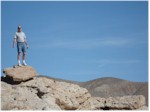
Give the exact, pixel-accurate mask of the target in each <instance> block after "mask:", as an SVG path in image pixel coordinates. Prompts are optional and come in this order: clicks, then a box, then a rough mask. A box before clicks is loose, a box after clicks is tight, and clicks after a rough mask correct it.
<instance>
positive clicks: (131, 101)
mask: <svg viewBox="0 0 150 112" xmlns="http://www.w3.org/2000/svg"><path fill="white" fill-rule="evenodd" d="M145 102H146V101H145V97H144V96H143V95H133V96H123V97H110V98H107V99H106V104H105V106H106V107H108V108H109V109H127V110H134V109H138V108H140V107H142V106H144V105H145Z"/></svg>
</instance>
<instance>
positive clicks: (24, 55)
mask: <svg viewBox="0 0 150 112" xmlns="http://www.w3.org/2000/svg"><path fill="white" fill-rule="evenodd" d="M25 59H26V52H23V56H22V60H23V65H25V66H26V65H27V64H26V62H25Z"/></svg>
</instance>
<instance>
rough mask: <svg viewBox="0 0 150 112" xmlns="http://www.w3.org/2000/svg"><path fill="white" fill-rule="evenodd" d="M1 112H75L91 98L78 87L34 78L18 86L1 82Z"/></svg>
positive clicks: (85, 91) (84, 90)
mask: <svg viewBox="0 0 150 112" xmlns="http://www.w3.org/2000/svg"><path fill="white" fill-rule="evenodd" d="M1 96H2V109H3V110H14V109H17V110H20V109H21V110H22V109H23V110H76V109H77V108H78V107H79V105H80V104H82V103H84V102H85V101H86V100H87V99H89V98H90V97H91V95H90V94H89V93H88V91H87V90H86V89H84V88H81V87H79V86H78V85H75V84H71V83H65V82H58V81H55V80H50V79H47V78H39V77H35V78H34V79H33V80H30V81H27V82H24V83H21V84H19V85H13V86H12V85H10V84H6V83H5V82H2V95H1Z"/></svg>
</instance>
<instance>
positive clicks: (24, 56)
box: [22, 52, 26, 60]
mask: <svg viewBox="0 0 150 112" xmlns="http://www.w3.org/2000/svg"><path fill="white" fill-rule="evenodd" d="M25 59H26V52H24V53H23V56H22V60H25Z"/></svg>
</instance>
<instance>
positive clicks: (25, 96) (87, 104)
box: [1, 67, 147, 110]
mask: <svg viewBox="0 0 150 112" xmlns="http://www.w3.org/2000/svg"><path fill="white" fill-rule="evenodd" d="M20 68H21V70H20V69H17V70H20V71H24V72H26V73H36V72H35V70H34V69H28V70H30V72H29V71H28V70H27V68H30V67H20ZM23 69H24V70H23ZM11 70H12V73H13V75H19V73H18V71H17V70H16V68H15V69H11ZM13 70H15V71H13ZM26 70H27V71H26ZM6 71H7V72H6ZM8 71H9V69H5V73H7V75H8V74H11V72H8ZM15 73H17V74H15ZM28 75H30V74H28ZM12 78H14V77H13V76H12ZM14 79H16V77H15V78H14ZM17 81H18V79H17ZM19 81H20V80H19ZM22 81H24V80H22ZM22 81H21V83H19V84H15V83H12V84H8V82H7V81H1V108H2V110H138V109H140V110H141V109H147V107H145V97H144V96H142V95H138V96H136V95H135V96H124V97H109V98H101V97H92V96H91V95H90V93H89V92H88V90H87V89H85V88H83V87H80V86H79V85H77V84H72V83H67V82H62V81H56V80H54V79H49V78H45V77H33V79H32V80H27V81H24V82H22ZM14 82H15V80H14Z"/></svg>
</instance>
